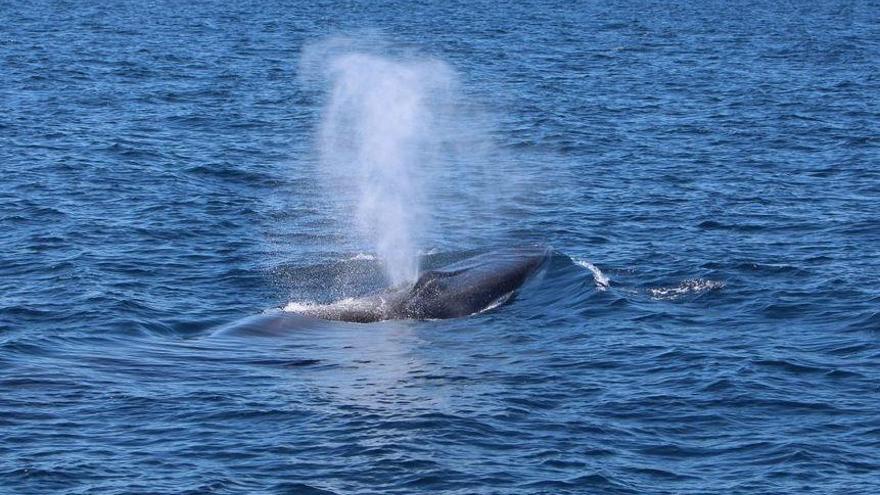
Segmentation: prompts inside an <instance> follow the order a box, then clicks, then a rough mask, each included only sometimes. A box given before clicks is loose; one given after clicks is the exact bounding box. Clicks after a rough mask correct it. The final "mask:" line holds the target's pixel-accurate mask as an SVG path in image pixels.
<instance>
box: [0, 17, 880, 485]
mask: <svg viewBox="0 0 880 495" xmlns="http://www.w3.org/2000/svg"><path fill="white" fill-rule="evenodd" d="M441 3H442V5H433V4H431V3H427V2H423V3H415V4H410V5H406V6H404V5H399V4H397V3H388V2H369V3H366V2H365V3H359V2H338V3H337V2H324V3H321V2H318V3H282V2H264V3H260V4H258V5H252V4H250V3H246V2H240V3H239V2H222V3H221V2H217V3H210V2H206V3H196V2H189V3H181V2H155V3H135V2H127V3H122V4H117V3H114V4H112V5H110V4H107V5H104V4H101V3H98V2H45V3H42V2H27V3H25V2H2V3H0V18H2V22H0V64H2V70H0V176H2V179H0V228H2V235H0V492H4V493H272V494H275V493H340V494H341V493H346V494H347V493H435V492H442V493H462V494H464V493H523V494H532V493H548V494H549V493H847V494H851V493H866V494H868V493H877V492H878V491H880V461H878V459H880V414H878V411H880V385H878V383H880V343H878V337H880V310H878V307H880V288H878V278H880V267H878V255H880V223H878V218H880V206H878V205H880V173H878V161H880V160H878V159H880V139H878V136H880V103H878V95H880V76H878V74H880V72H878V65H880V23H878V19H880V4H878V3H876V2H870V1H866V2H858V1H853V2H798V3H795V4H784V5H783V4H778V3H776V2H746V1H743V2H723V3H722V2H718V3H716V2H707V3H699V6H698V7H697V6H691V5H688V4H687V3H684V2H682V3H676V4H668V3H666V2H647V1H645V2H606V5H598V4H594V3H583V4H570V3H568V2H558V3H551V2H528V3H526V2H523V3H517V4H516V5H510V6H498V5H495V4H494V3H486V4H483V5H474V4H472V3H471V2H468V3H451V2H441ZM377 30H379V31H381V32H378V31H377ZM334 34H336V35H338V34H348V35H349V36H351V37H353V38H354V39H356V40H358V42H359V43H361V44H362V46H378V45H377V44H378V43H379V41H378V40H380V39H382V40H385V42H386V43H388V44H389V46H393V47H396V48H394V49H397V50H411V51H413V52H415V53H420V54H422V56H432V57H435V58H437V59H440V60H444V61H446V63H448V64H449V66H450V67H451V68H452V69H453V70H454V71H455V72H456V73H457V74H458V78H459V83H460V87H461V105H462V107H463V108H462V109H460V112H461V115H462V122H464V123H465V124H463V125H465V127H464V129H465V130H471V131H473V134H474V135H475V136H477V135H479V136H488V141H489V142H490V143H491V145H488V146H487V145H486V143H485V142H483V143H482V144H481V143H476V142H475V143H472V144H473V146H475V147H481V151H480V152H479V153H476V152H474V153H468V154H465V155H464V156H465V157H467V158H468V159H469V160H470V161H467V162H466V163H460V164H459V166H458V167H457V168H453V169H450V170H448V171H447V172H448V173H449V174H450V175H449V176H448V177H447V180H444V181H438V182H437V183H436V184H434V186H435V187H434V189H433V191H432V192H433V196H432V198H434V200H436V201H437V203H436V205H435V206H436V209H435V210H433V211H435V212H436V213H437V215H436V216H437V218H435V219H434V220H433V221H432V222H431V224H430V225H431V227H430V231H429V232H427V238H428V239H429V241H426V242H425V245H424V246H423V248H424V249H425V250H426V251H428V252H431V253H436V254H437V255H439V256H446V255H461V254H462V253H466V252H474V253H479V252H486V251H487V250H490V249H492V248H493V247H497V246H503V245H510V244H523V243H545V244H549V245H551V246H553V248H554V249H555V253H556V254H555V255H554V258H553V261H552V266H551V268H550V269H549V270H548V271H547V273H546V274H545V275H544V277H543V278H542V279H541V280H539V281H537V282H538V283H535V284H531V285H530V286H529V287H528V288H527V289H526V290H524V291H523V292H522V293H521V294H519V296H518V297H517V298H516V299H515V300H514V301H512V302H511V303H510V304H508V305H506V306H503V307H500V308H496V309H495V310H493V311H490V312H487V313H485V314H482V315H478V316H475V317H472V318H468V319H458V320H449V321H430V322H411V321H410V322H407V321H400V322H386V323H380V324H375V325H354V324H338V323H326V322H323V323H319V324H315V325H314V326H313V327H309V328H303V329H300V330H298V331H297V332H295V333H291V334H289V335H276V336H272V337H257V336H250V337H249V336H237V337H233V336H226V337H221V336H215V335H213V331H214V329H216V328H218V327H220V326H222V325H225V324H228V323H230V322H233V321H236V320H238V319H241V318H244V317H247V316H249V315H253V314H257V313H259V312H261V311H263V310H265V309H267V308H270V307H275V306H280V305H284V304H286V303H287V302H289V301H291V300H299V299H304V298H305V299H308V298H313V299H318V298H321V297H326V298H332V297H333V296H335V295H336V294H338V293H344V292H346V291H347V290H351V288H350V287H346V286H345V283H344V282H345V280H346V277H340V276H339V274H340V273H352V272H358V270H367V271H369V270H376V269H377V265H376V262H375V261H372V260H371V259H370V257H369V256H367V255H368V254H369V252H368V250H365V249H364V247H363V246H362V245H360V244H358V242H359V241H357V240H356V239H355V238H353V237H352V236H351V235H348V234H349V232H348V227H349V226H348V224H347V223H346V222H345V219H344V218H341V217H340V214H339V211H340V207H339V205H338V204H337V203H338V202H337V201H335V200H336V199H337V198H335V197H334V195H333V194H328V193H327V191H326V189H322V187H321V186H320V183H321V181H320V180H319V178H318V177H317V175H318V174H319V173H320V171H319V167H318V166H317V164H316V163H317V159H316V153H315V149H314V146H313V143H314V138H315V132H316V129H317V127H318V121H319V115H320V111H321V105H322V95H321V92H320V91H318V90H316V88H314V87H312V86H309V85H307V84H306V83H305V82H304V80H303V79H302V78H301V77H299V76H300V75H299V74H298V70H299V65H298V64H299V61H300V56H301V53H302V49H303V47H304V46H306V45H307V44H308V43H314V42H316V41H318V40H322V39H326V37H327V36H328V35H334ZM389 49H390V48H389Z"/></svg>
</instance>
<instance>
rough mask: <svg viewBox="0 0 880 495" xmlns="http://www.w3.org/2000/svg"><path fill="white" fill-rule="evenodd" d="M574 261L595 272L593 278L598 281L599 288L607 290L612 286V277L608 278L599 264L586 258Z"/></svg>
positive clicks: (597, 286)
mask: <svg viewBox="0 0 880 495" xmlns="http://www.w3.org/2000/svg"><path fill="white" fill-rule="evenodd" d="M573 261H574V262H575V264H576V265H578V266H581V267H583V268H586V269H587V270H590V271H591V272H592V273H593V280H595V281H596V288H598V289H599V290H605V289H607V288H608V287H610V286H611V279H610V278H608V276H607V275H605V274H604V273H602V270H600V269H599V267H598V266H596V265H594V264H592V263H590V262H589V261H586V260H578V259H574V260H573Z"/></svg>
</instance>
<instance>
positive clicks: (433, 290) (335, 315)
mask: <svg viewBox="0 0 880 495" xmlns="http://www.w3.org/2000/svg"><path fill="white" fill-rule="evenodd" d="M551 253H552V251H551V249H550V248H547V247H542V246H535V247H531V246H528V247H513V248H504V249H500V250H495V251H489V252H486V253H483V254H479V255H475V256H471V257H468V258H465V259H462V260H460V261H456V262H453V263H451V264H448V265H445V266H442V267H440V268H433V269H429V270H425V271H423V272H421V273H420V274H419V276H418V278H417V279H416V280H415V281H414V282H411V283H406V284H401V285H397V286H393V287H389V288H386V289H384V290H380V291H378V292H375V293H372V294H368V295H366V296H362V297H353V298H346V299H342V300H339V301H335V302H332V303H328V304H288V305H287V306H286V307H285V308H284V309H283V310H282V309H281V308H277V309H275V310H274V311H271V312H269V313H264V314H262V315H257V316H252V317H250V318H246V319H244V320H242V321H240V322H238V323H235V324H233V325H231V326H228V327H226V328H225V329H224V332H223V333H228V332H229V331H232V332H234V333H237V332H240V331H244V332H247V333H260V334H275V333H278V332H281V331H283V330H284V329H285V328H290V327H309V326H315V325H316V324H315V322H318V321H320V320H333V321H342V322H352V323H374V322H379V321H384V320H439V319H450V318H461V317H466V316H470V315H474V314H477V313H480V312H483V311H486V310H488V309H492V308H495V307H498V306H501V305H503V304H505V303H507V302H509V301H511V300H512V299H513V297H514V296H515V295H516V293H517V291H518V290H519V289H520V288H521V287H522V286H523V285H524V284H525V283H526V282H528V281H529V280H530V279H531V278H533V277H534V276H535V275H536V274H537V273H539V272H540V271H541V270H542V268H543V267H544V266H545V265H546V264H547V262H548V260H549V259H550V257H551Z"/></svg>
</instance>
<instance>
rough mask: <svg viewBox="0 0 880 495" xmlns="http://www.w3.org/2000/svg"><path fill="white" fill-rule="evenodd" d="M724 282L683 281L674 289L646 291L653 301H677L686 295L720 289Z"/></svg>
mask: <svg viewBox="0 0 880 495" xmlns="http://www.w3.org/2000/svg"><path fill="white" fill-rule="evenodd" d="M722 287H724V282H721V281H718V280H703V279H692V280H684V281H682V282H681V283H680V284H678V285H677V286H675V287H658V288H656V289H648V293H650V294H651V297H653V298H654V299H668V300H672V299H678V298H679V297H682V296H685V295H687V294H699V293H701V292H707V291H710V290H716V289H721V288H722Z"/></svg>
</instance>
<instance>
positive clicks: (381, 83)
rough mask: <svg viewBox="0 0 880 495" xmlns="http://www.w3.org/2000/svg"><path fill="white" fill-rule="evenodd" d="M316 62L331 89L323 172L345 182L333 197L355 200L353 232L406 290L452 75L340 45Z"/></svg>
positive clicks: (322, 139)
mask: <svg viewBox="0 0 880 495" xmlns="http://www.w3.org/2000/svg"><path fill="white" fill-rule="evenodd" d="M318 56H319V57H320V58H321V60H320V65H322V73H323V74H324V75H325V76H326V77H325V81H327V82H328V83H329V86H330V88H329V93H328V95H327V99H326V103H325V107H324V111H323V117H322V122H321V127H320V132H319V136H318V149H319V155H320V162H321V167H322V169H323V170H324V171H326V172H327V173H329V174H331V175H332V176H334V177H337V178H338V177H343V178H345V180H347V181H348V186H343V185H340V184H343V182H337V183H336V184H337V186H336V187H335V188H334V193H335V194H340V195H348V194H351V193H353V196H354V198H353V199H354V200H353V201H352V205H351V206H352V210H353V211H352V213H353V217H354V218H355V220H356V221H355V224H356V226H357V231H358V232H359V234H360V236H361V238H362V239H363V240H365V241H367V242H368V243H369V244H370V246H369V247H370V248H371V249H374V250H375V252H376V253H377V255H378V256H379V258H380V259H381V260H382V262H383V264H384V266H385V272H386V275H387V277H388V279H389V281H390V282H391V283H392V284H395V285H396V284H405V283H411V282H413V281H415V279H416V277H417V276H418V272H419V261H418V260H419V256H418V253H419V239H420V236H421V235H422V233H423V232H425V231H426V228H427V226H426V223H427V222H428V221H429V220H430V215H429V214H427V209H428V207H429V205H428V204H426V203H427V200H426V199H425V198H426V197H427V194H426V189H427V188H428V184H427V180H426V177H427V176H428V175H429V174H428V173H427V172H428V171H430V169H431V168H432V167H433V166H435V165H436V163H437V156H438V147H439V145H440V140H441V137H440V136H441V135H442V133H439V132H437V131H436V128H437V127H438V122H437V120H438V118H437V117H438V114H439V110H438V108H439V106H440V105H441V104H442V103H441V102H442V101H443V100H444V95H446V94H447V93H448V91H449V88H450V87H452V85H453V83H454V80H455V77H454V73H453V71H452V70H451V69H450V68H449V67H448V66H447V65H446V64H445V63H443V62H441V61H438V60H433V59H411V58H410V59H407V58H394V57H391V56H388V55H381V54H376V53H372V52H369V51H363V50H357V49H346V48H345V47H343V49H341V50H340V49H339V47H338V46H337V47H334V49H332V50H323V51H322V52H320V53H319V54H318ZM312 62H313V63H314V57H313V60H312Z"/></svg>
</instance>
